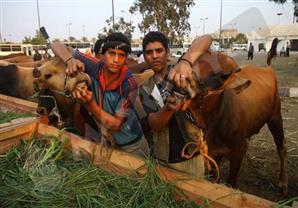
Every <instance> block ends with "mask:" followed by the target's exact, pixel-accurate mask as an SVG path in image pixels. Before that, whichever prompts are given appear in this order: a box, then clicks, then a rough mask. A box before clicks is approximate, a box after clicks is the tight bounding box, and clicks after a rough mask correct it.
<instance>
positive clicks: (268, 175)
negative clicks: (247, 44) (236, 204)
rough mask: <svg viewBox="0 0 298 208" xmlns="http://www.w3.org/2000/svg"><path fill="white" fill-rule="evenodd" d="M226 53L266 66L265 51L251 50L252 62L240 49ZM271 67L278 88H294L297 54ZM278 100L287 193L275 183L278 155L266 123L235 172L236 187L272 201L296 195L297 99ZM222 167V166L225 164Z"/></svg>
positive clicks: (240, 60) (297, 83)
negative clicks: (287, 183)
mask: <svg viewBox="0 0 298 208" xmlns="http://www.w3.org/2000/svg"><path fill="white" fill-rule="evenodd" d="M229 55H231V56H232V57H233V58H234V59H235V60H236V61H237V63H238V64H239V65H240V66H242V65H247V64H253V65H257V66H265V65H266V53H264V52H261V53H255V57H254V60H252V61H247V60H246V55H247V54H246V53H244V52H242V53H234V54H229ZM272 66H273V68H274V69H275V71H276V75H277V79H278V84H279V87H298V53H296V54H292V56H291V57H290V58H287V57H277V58H276V59H275V60H274V61H273V64H272ZM281 101H282V116H283V124H284V134H285V138H286V139H287V142H288V177H289V194H288V196H287V197H282V196H281V194H280V192H279V191H278V189H277V186H276V184H277V183H278V174H279V157H278V155H277V151H276V148H275V144H274V140H273V137H272V136H271V134H270V131H269V129H268V128H267V126H264V127H263V128H262V129H261V131H260V132H259V134H257V135H255V136H253V137H252V138H251V140H250V142H249V148H248V151H247V154H246V155H245V158H244V160H243V164H242V167H241V170H240V175H239V186H240V187H239V188H240V190H242V191H245V192H247V193H251V194H254V195H257V196H260V197H263V198H266V199H269V200H272V201H280V200H284V199H289V198H293V197H297V196H298V174H297V172H298V98H288V97H282V98H281ZM224 166H225V167H226V164H225V165H224ZM224 172H227V170H224ZM223 174H226V173H223Z"/></svg>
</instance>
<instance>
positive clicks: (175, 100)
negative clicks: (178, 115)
mask: <svg viewBox="0 0 298 208" xmlns="http://www.w3.org/2000/svg"><path fill="white" fill-rule="evenodd" d="M182 105H183V104H182V100H181V99H179V97H177V96H176V95H170V96H169V97H168V98H167V100H166V103H165V108H166V110H172V111H179V110H180V108H181V107H182Z"/></svg>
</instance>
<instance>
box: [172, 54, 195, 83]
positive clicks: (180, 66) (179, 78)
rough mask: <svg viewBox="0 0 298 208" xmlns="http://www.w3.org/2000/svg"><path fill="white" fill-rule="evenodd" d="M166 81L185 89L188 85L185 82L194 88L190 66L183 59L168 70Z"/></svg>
mask: <svg viewBox="0 0 298 208" xmlns="http://www.w3.org/2000/svg"><path fill="white" fill-rule="evenodd" d="M168 79H169V80H172V81H174V82H175V85H176V86H178V87H181V88H185V87H186V86H187V84H188V83H187V82H189V83H190V85H191V86H192V87H194V86H195V81H194V78H193V76H192V68H191V66H190V64H189V63H188V62H186V61H184V60H183V59H182V60H180V61H179V62H178V63H177V64H176V65H175V66H174V67H173V68H172V69H171V70H170V73H169V75H168Z"/></svg>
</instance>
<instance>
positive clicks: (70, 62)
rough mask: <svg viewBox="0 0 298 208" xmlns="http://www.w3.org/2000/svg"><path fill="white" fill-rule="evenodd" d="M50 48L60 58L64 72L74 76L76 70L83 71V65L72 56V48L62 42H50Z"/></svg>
mask: <svg viewBox="0 0 298 208" xmlns="http://www.w3.org/2000/svg"><path fill="white" fill-rule="evenodd" d="M51 49H52V51H53V53H54V54H55V55H56V56H57V57H58V58H60V59H61V60H62V61H63V62H64V63H65V64H66V65H67V69H66V73H67V74H69V75H70V76H74V75H76V74H77V72H78V71H84V70H85V65H84V64H83V63H82V62H81V61H79V60H78V59H75V58H74V57H73V56H72V50H71V49H70V48H68V47H67V46H66V45H64V44H62V43H52V44H51Z"/></svg>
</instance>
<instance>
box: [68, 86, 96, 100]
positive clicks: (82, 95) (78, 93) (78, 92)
mask: <svg viewBox="0 0 298 208" xmlns="http://www.w3.org/2000/svg"><path fill="white" fill-rule="evenodd" d="M72 97H73V98H74V99H76V100H77V101H78V102H79V103H81V104H87V103H89V102H91V101H92V100H93V93H92V91H89V90H88V89H87V85H84V86H83V87H82V86H80V85H77V87H76V89H75V90H74V91H73V92H72Z"/></svg>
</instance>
